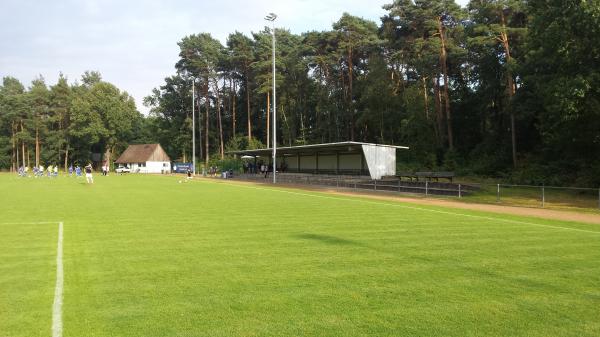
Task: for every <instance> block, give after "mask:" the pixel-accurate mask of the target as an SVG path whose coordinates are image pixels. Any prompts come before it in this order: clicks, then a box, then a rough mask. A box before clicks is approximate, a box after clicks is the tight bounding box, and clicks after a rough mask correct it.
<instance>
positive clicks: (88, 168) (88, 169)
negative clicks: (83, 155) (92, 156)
mask: <svg viewBox="0 0 600 337" xmlns="http://www.w3.org/2000/svg"><path fill="white" fill-rule="evenodd" d="M84 169H85V180H87V183H88V184H93V183H94V177H93V176H92V164H91V163H88V164H87V165H86V167H85V168H84Z"/></svg>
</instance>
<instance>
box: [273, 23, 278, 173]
mask: <svg viewBox="0 0 600 337" xmlns="http://www.w3.org/2000/svg"><path fill="white" fill-rule="evenodd" d="M276 88H277V83H276V82H275V20H273V184H275V183H277V177H276V174H277V91H276V90H277V89H276Z"/></svg>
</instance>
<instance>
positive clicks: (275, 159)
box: [265, 13, 277, 184]
mask: <svg viewBox="0 0 600 337" xmlns="http://www.w3.org/2000/svg"><path fill="white" fill-rule="evenodd" d="M275 19H277V14H275V13H269V15H267V16H266V17H265V20H267V21H271V27H272V29H271V33H272V34H273V39H272V40H273V48H272V51H273V184H275V183H277V94H276V89H275V88H276V87H277V85H276V83H275V79H276V77H275Z"/></svg>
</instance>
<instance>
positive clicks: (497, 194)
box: [496, 184, 500, 202]
mask: <svg viewBox="0 0 600 337" xmlns="http://www.w3.org/2000/svg"><path fill="white" fill-rule="evenodd" d="M496 202H500V184H498V189H497V191H496Z"/></svg>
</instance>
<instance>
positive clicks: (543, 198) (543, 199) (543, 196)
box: [542, 184, 546, 208]
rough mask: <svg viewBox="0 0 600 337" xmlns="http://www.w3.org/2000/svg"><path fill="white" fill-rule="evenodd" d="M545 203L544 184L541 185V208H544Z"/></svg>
mask: <svg viewBox="0 0 600 337" xmlns="http://www.w3.org/2000/svg"><path fill="white" fill-rule="evenodd" d="M545 203H546V192H545V191H544V184H542V208H544V204H545Z"/></svg>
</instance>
